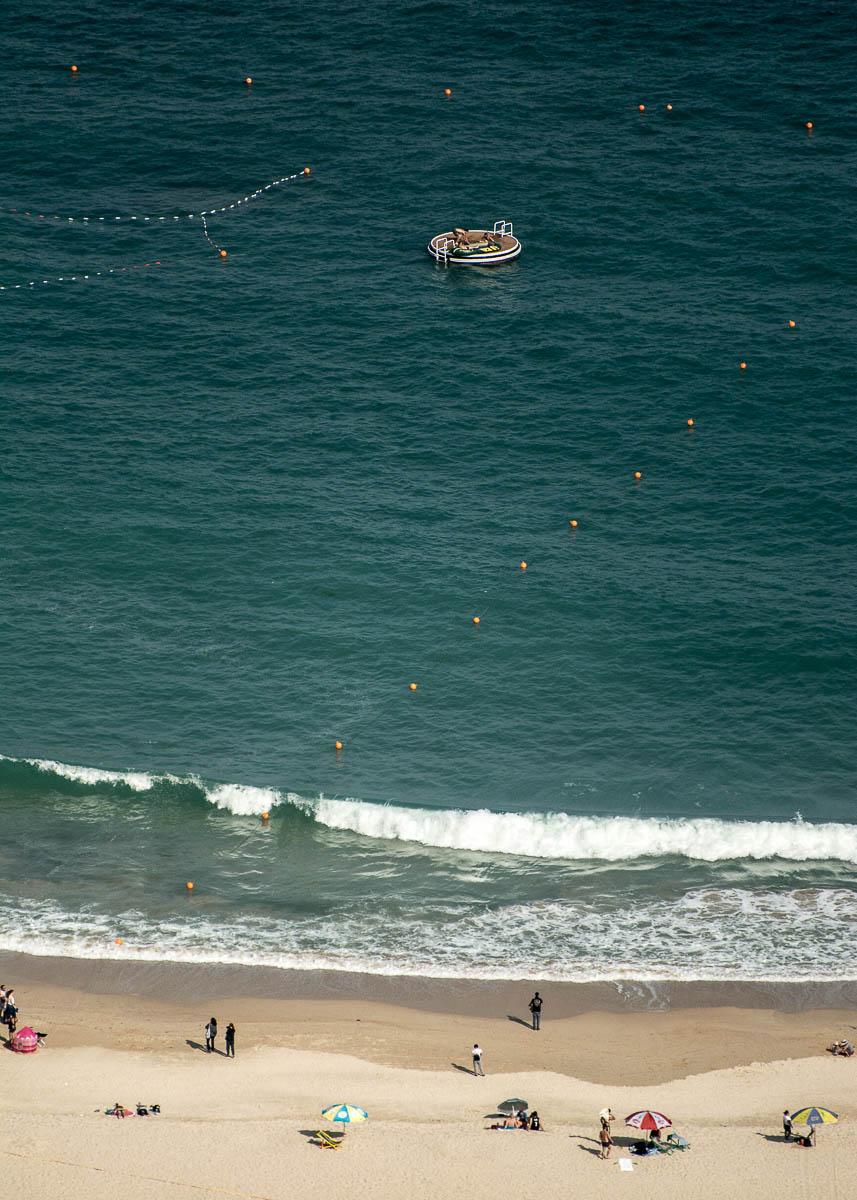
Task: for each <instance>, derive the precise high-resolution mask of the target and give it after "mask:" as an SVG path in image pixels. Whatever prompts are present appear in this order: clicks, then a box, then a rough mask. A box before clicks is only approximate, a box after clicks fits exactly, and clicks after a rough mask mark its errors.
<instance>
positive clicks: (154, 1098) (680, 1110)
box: [0, 956, 857, 1200]
mask: <svg viewBox="0 0 857 1200" xmlns="http://www.w3.org/2000/svg"><path fill="white" fill-rule="evenodd" d="M55 963H56V960H46V959H35V958H34V959H30V960H28V959H27V958H26V957H25V956H4V957H3V958H2V959H0V973H2V974H3V979H4V981H6V982H9V981H13V980H14V982H15V984H16V992H17V994H18V997H19V1001H20V1003H21V1018H22V1022H26V1023H32V1024H34V1025H35V1026H36V1027H37V1028H39V1029H45V1030H47V1031H48V1047H47V1048H46V1049H44V1050H40V1051H38V1052H37V1053H36V1054H35V1055H32V1056H23V1055H13V1054H10V1053H4V1054H3V1057H2V1064H3V1071H4V1087H3V1090H2V1101H0V1104H2V1109H3V1115H4V1125H5V1128H6V1135H7V1136H6V1138H5V1139H4V1147H3V1150H2V1154H3V1177H4V1182H5V1184H6V1188H7V1190H9V1189H11V1190H13V1191H14V1192H15V1193H16V1194H17V1195H19V1196H24V1197H37V1196H39V1197H40V1196H51V1197H56V1198H57V1200H62V1198H64V1197H66V1196H68V1197H71V1196H75V1197H77V1196H80V1195H81V1194H83V1195H86V1196H91V1197H94V1198H95V1200H99V1198H100V1197H108V1196H110V1197H112V1196H116V1195H119V1194H121V1195H122V1196H125V1197H129V1198H130V1200H136V1198H138V1197H139V1198H141V1200H142V1198H144V1197H152V1196H175V1197H184V1196H187V1197H191V1196H200V1195H212V1196H235V1197H254V1198H257V1200H258V1198H266V1200H279V1198H280V1197H285V1196H295V1195H298V1196H302V1195H309V1194H310V1193H313V1192H316V1191H318V1190H319V1189H321V1190H324V1189H326V1188H328V1187H329V1188H331V1189H336V1190H337V1191H340V1190H342V1191H344V1192H347V1193H348V1194H351V1195H355V1196H358V1197H361V1196H368V1195H378V1196H382V1197H383V1196H390V1197H392V1196H394V1195H396V1196H398V1195H401V1194H403V1193H404V1194H408V1195H411V1196H416V1197H422V1196H426V1197H428V1196H435V1195H438V1194H444V1193H449V1192H453V1193H458V1194H460V1193H461V1192H466V1194H468V1195H470V1196H474V1197H489V1196H492V1197H493V1196H496V1195H497V1194H498V1193H499V1192H501V1191H511V1193H512V1194H515V1195H517V1196H521V1197H543V1196H544V1195H546V1194H559V1193H560V1192H561V1191H562V1192H565V1191H566V1190H571V1191H572V1192H576V1191H578V1190H581V1191H585V1193H586V1194H588V1195H591V1196H595V1197H600V1196H611V1195H613V1194H614V1192H615V1190H616V1189H617V1188H619V1187H625V1188H628V1189H630V1190H631V1191H632V1192H633V1193H634V1194H635V1195H638V1196H640V1197H650V1196H651V1197H655V1196H658V1197H663V1196H666V1197H672V1196H676V1197H678V1196H683V1197H686V1196H699V1197H702V1198H703V1200H705V1198H709V1197H710V1198H714V1197H721V1196H723V1197H725V1196H734V1195H736V1194H738V1195H743V1196H753V1197H756V1196H758V1197H768V1196H771V1197H774V1196H777V1197H792V1196H794V1197H798V1196H801V1197H802V1196H807V1195H809V1194H810V1193H811V1192H814V1193H819V1190H820V1189H823V1192H824V1194H825V1195H826V1196H832V1197H840V1196H841V1197H846V1196H849V1195H851V1194H852V1187H853V1174H854V1169H855V1166H856V1165H857V1133H856V1132H855V1130H854V1128H853V1127H852V1125H851V1122H850V1120H849V1116H850V1114H851V1113H853V1112H854V1111H855V1109H857V1067H855V1060H853V1059H852V1060H844V1059H834V1058H832V1057H831V1056H829V1055H827V1054H825V1053H824V1052H823V1046H824V1044H825V1042H826V1041H827V1040H829V1039H830V1038H831V1037H832V1036H839V1035H840V1034H841V1033H844V1034H849V1033H851V1032H852V1031H853V1029H854V1026H855V1024H857V1016H855V1013H854V1012H853V1011H848V1010H830V1009H821V1008H819V1009H813V1010H809V1011H805V1012H801V1013H799V1014H795V1013H786V1012H777V1011H775V1010H772V1009H765V1008H736V1007H731V1008H724V1007H697V1008H693V1009H690V1008H686V1009H671V1010H669V1011H661V1012H642V1011H630V1012H629V1011H625V1012H609V1011H603V1010H601V1011H598V1010H591V1011H588V1012H579V1013H575V1014H573V1015H565V1016H555V1017H551V1016H550V1012H551V1008H550V992H549V991H547V989H545V991H546V995H547V1006H546V1010H545V1021H544V1027H543V1029H542V1031H541V1032H540V1033H533V1032H532V1031H531V1030H530V1029H528V1028H526V1027H525V1025H524V1023H523V1020H524V1017H525V1015H526V1000H527V998H528V994H529V992H530V990H531V989H530V988H529V986H528V985H526V984H515V985H497V986H496V987H495V988H494V989H493V997H494V1002H493V1007H492V1005H485V1006H484V1007H485V1008H486V1009H487V1010H488V1011H487V1012H475V1011H474V1012H467V1011H464V1012H462V1011H460V1010H461V1009H462V1008H465V1009H466V1007H467V1005H468V1004H470V1003H473V1002H475V1000H476V999H477V998H479V997H481V998H482V999H483V1000H484V998H485V989H483V988H476V989H475V990H473V991H471V990H469V989H468V986H467V984H466V983H463V982H462V983H458V984H453V983H450V986H449V987H448V989H447V990H448V993H449V997H450V1001H451V1003H450V1004H449V1005H448V1006H447V1011H442V1010H440V1009H439V1010H438V1011H431V1010H428V1009H426V1008H425V1007H418V1006H414V1005H408V1004H404V1003H400V1004H393V1003H389V1002H382V1001H380V1000H378V999H373V998H359V996H358V997H351V996H345V997H342V998H335V997H334V996H331V995H324V996H322V995H315V996H312V995H310V994H308V989H307V988H306V986H305V985H301V988H300V989H299V990H300V991H301V993H302V994H301V995H300V996H293V997H270V996H268V997H264V996H254V995H247V994H244V995H241V994H235V993H233V994H231V995H230V994H229V993H228V992H222V993H220V994H219V995H218V996H217V997H216V998H215V996H214V995H205V996H199V995H198V994H197V995H194V996H193V997H192V999H190V1000H188V1001H185V1002H179V1001H177V1000H176V999H175V997H174V991H175V989H177V988H180V986H181V981H182V976H183V975H187V974H188V973H187V972H183V970H182V968H179V967H173V968H171V969H169V970H166V969H164V968H160V969H159V972H158V973H157V974H151V975H149V976H148V980H149V985H150V987H151V989H152V991H153V992H154V994H152V992H151V991H150V992H149V993H147V994H145V995H140V994H136V993H134V992H132V991H128V990H127V988H128V986H129V981H128V978H127V975H128V972H127V971H125V972H124V975H125V981H124V985H122V975H123V971H122V970H121V968H120V969H118V970H117V968H116V967H115V966H114V965H113V964H107V965H106V967H105V966H101V965H96V964H82V963H74V964H71V963H66V964H65V968H66V970H65V976H66V977H65V978H64V979H63V983H49V982H45V981H44V977H45V976H46V975H50V974H51V973H52V972H51V964H54V970H53V974H54V975H59V976H60V977H61V978H62V976H63V971H62V970H57V969H56V966H55ZM28 965H29V970H28V969H27V967H28ZM11 968H14V971H13V970H12V969H11ZM87 969H88V970H89V973H90V975H91V977H92V984H91V987H90V988H89V989H88V990H83V989H82V988H81V987H71V986H68V982H69V978H68V976H69V975H71V976H74V977H78V979H79V977H80V974H81V972H83V974H84V975H85V974H86V972H87ZM132 974H133V972H132ZM251 974H252V973H251ZM168 978H169V981H170V982H169V983H168V982H167V979H168ZM214 979H215V982H216V975H215V977H214ZM196 981H197V982H196V991H197V992H199V991H200V990H204V989H203V988H202V985H201V983H200V980H199V973H198V972H197V974H196ZM364 982H365V990H366V991H367V992H368V993H369V994H370V995H371V992H372V990H373V987H372V981H371V980H370V981H364ZM120 985H122V986H121V990H120ZM417 985H418V981H410V982H409V983H405V982H404V981H403V982H402V983H401V984H400V986H402V987H407V988H409V989H413V988H414V987H416V988H417V991H419V987H418V986H417ZM98 986H100V987H101V988H103V990H102V991H99V990H97V987H98ZM389 986H390V985H389V984H381V988H382V989H383V988H384V987H389ZM354 987H355V990H356V987H357V985H356V982H355V983H354ZM189 990H193V989H192V988H189ZM243 990H244V991H245V992H246V991H247V990H248V989H247V988H246V987H244V989H243ZM262 990H264V989H262ZM428 990H429V991H430V992H431V993H433V994H434V993H436V992H442V991H443V985H441V984H439V983H438V982H435V983H434V984H431V985H429V987H428ZM514 997H517V999H518V1005H517V1010H518V1011H517V1012H509V1013H507V1014H503V1013H500V1014H498V1013H497V1012H496V1009H497V1006H498V1004H499V1007H500V1008H502V1007H504V1005H503V1003H501V1001H502V1000H507V1001H508V1000H509V999H510V998H514ZM209 1009H210V1010H211V1012H213V1013H216V1015H217V1016H218V1018H219V1021H220V1025H221V1039H220V1041H219V1046H220V1048H221V1049H222V1046H223V1042H222V1029H223V1027H224V1026H225V1024H226V1022H227V1021H228V1020H233V1021H234V1022H235V1024H236V1026H237V1028H238V1035H237V1057H236V1059H235V1060H234V1061H229V1060H227V1059H226V1058H225V1057H224V1056H223V1055H222V1054H215V1055H208V1054H206V1053H204V1051H203V1049H202V1041H203V1025H204V1022H205V1020H206V1019H207V1017H208V1016H209V1015H211V1013H210V1012H209ZM477 1040H478V1041H479V1042H480V1043H481V1045H482V1046H483V1048H484V1050H485V1069H486V1073H487V1074H486V1078H485V1079H484V1080H483V1079H475V1078H474V1077H473V1076H472V1075H471V1074H470V1071H469V1066H470V1063H469V1056H468V1049H469V1047H470V1046H471V1045H472V1043H473V1042H474V1041H477ZM511 1095H518V1096H523V1097H525V1098H527V1099H528V1100H529V1101H530V1104H531V1105H532V1106H534V1107H536V1108H538V1110H539V1112H540V1114H541V1116H542V1119H543V1121H544V1124H545V1127H546V1131H545V1132H544V1133H543V1134H532V1135H524V1134H519V1133H512V1132H493V1131H490V1130H489V1129H488V1127H489V1126H490V1124H491V1114H492V1113H494V1112H495V1111H496V1105H497V1104H498V1103H499V1102H500V1101H501V1100H502V1099H504V1098H505V1097H506V1096H511ZM116 1100H119V1101H121V1102H123V1103H124V1104H126V1105H128V1106H132V1105H134V1104H135V1103H136V1102H137V1101H142V1102H143V1103H155V1102H156V1103H159V1104H160V1105H161V1107H162V1110H163V1111H162V1114H161V1115H160V1116H159V1117H150V1118H146V1119H142V1118H137V1117H134V1118H129V1119H127V1120H125V1121H119V1120H115V1119H113V1118H108V1117H106V1116H104V1115H103V1110H104V1109H105V1108H107V1107H108V1106H110V1105H111V1104H112V1103H113V1102H114V1101H116ZM339 1101H349V1102H351V1103H356V1104H359V1105H362V1106H363V1107H365V1108H367V1109H368V1111H369V1112H370V1120H369V1122H368V1123H367V1124H365V1125H361V1126H359V1127H356V1128H354V1129H352V1130H351V1131H350V1132H349V1133H348V1135H347V1138H346V1144H345V1146H344V1147H343V1148H342V1150H340V1151H339V1152H336V1153H334V1152H331V1151H322V1150H320V1149H318V1147H317V1146H315V1145H314V1144H313V1143H312V1141H311V1135H312V1134H313V1133H314V1131H315V1130H316V1129H318V1128H320V1127H322V1123H320V1118H319V1112H320V1110H321V1108H322V1107H323V1106H324V1105H326V1104H329V1103H333V1102H339ZM803 1104H824V1105H826V1106H828V1107H830V1108H833V1109H834V1110H836V1111H838V1112H839V1113H840V1114H841V1115H842V1117H843V1120H842V1122H841V1123H840V1124H839V1125H838V1126H836V1127H834V1128H825V1129H822V1130H821V1131H820V1133H819V1135H818V1144H817V1146H816V1147H815V1149H814V1151H810V1150H803V1149H801V1148H798V1147H796V1146H794V1145H786V1144H784V1143H783V1141H782V1138H781V1135H780V1126H779V1114H780V1113H781V1112H782V1110H783V1109H784V1108H786V1107H788V1108H790V1109H794V1108H796V1107H798V1106H800V1105H803ZM605 1105H610V1106H611V1107H612V1108H613V1110H614V1112H615V1113H616V1114H617V1116H618V1117H619V1118H620V1121H619V1122H617V1125H616V1128H615V1131H614V1132H615V1136H616V1143H617V1144H616V1146H615V1148H614V1150H613V1161H610V1162H607V1163H604V1162H601V1161H599V1159H598V1157H597V1148H596V1142H595V1135H596V1130H597V1119H596V1114H597V1113H598V1111H599V1110H600V1109H601V1108H602V1107H604V1106H605ZM641 1107H651V1108H657V1109H660V1110H661V1111H664V1112H666V1113H668V1114H669V1115H670V1116H671V1117H672V1119H673V1121H674V1123H675V1127H676V1129H677V1130H679V1131H680V1132H681V1133H683V1134H684V1135H685V1136H686V1137H687V1138H688V1139H689V1140H690V1142H691V1149H690V1150H689V1151H687V1152H686V1153H683V1154H678V1153H676V1154H673V1155H671V1156H669V1157H659V1158H657V1159H652V1158H648V1159H643V1160H638V1159H634V1160H633V1171H632V1172H631V1173H630V1175H629V1178H628V1179H627V1180H625V1179H624V1173H623V1172H621V1171H620V1169H619V1167H618V1166H617V1164H616V1161H615V1160H616V1159H618V1158H619V1157H627V1155H628V1152H627V1149H626V1148H624V1147H625V1146H626V1145H627V1144H629V1143H630V1141H631V1140H632V1139H631V1138H630V1137H629V1136H628V1135H629V1133H630V1131H627V1130H625V1129H624V1127H623V1126H622V1125H621V1123H620V1122H621V1117H623V1116H624V1115H625V1114H626V1113H627V1112H629V1111H631V1110H633V1109H637V1108H641ZM620 1175H621V1176H622V1179H623V1182H622V1183H619V1182H617V1180H618V1178H619V1177H620Z"/></svg>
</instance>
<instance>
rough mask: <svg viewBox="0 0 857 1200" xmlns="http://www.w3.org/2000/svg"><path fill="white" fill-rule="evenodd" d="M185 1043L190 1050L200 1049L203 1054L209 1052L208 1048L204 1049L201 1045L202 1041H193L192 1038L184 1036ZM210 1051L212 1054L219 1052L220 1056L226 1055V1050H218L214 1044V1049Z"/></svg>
mask: <svg viewBox="0 0 857 1200" xmlns="http://www.w3.org/2000/svg"><path fill="white" fill-rule="evenodd" d="M185 1045H186V1046H190V1048H191V1050H201V1051H202V1052H203V1054H208V1053H209V1052H208V1050H206V1048H205V1046H203V1044H202V1042H195V1041H193V1039H192V1038H185ZM211 1053H212V1054H219V1055H220V1057H221V1058H225V1057H226V1051H225V1050H218V1049H217V1047H216V1046H215V1048H214V1049H213V1050H212V1051H211Z"/></svg>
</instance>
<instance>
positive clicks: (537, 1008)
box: [530, 992, 542, 1029]
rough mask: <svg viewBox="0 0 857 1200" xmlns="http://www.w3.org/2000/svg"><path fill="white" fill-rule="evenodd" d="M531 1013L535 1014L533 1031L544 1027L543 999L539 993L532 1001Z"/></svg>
mask: <svg viewBox="0 0 857 1200" xmlns="http://www.w3.org/2000/svg"><path fill="white" fill-rule="evenodd" d="M530 1012H531V1013H532V1014H533V1029H541V1027H542V998H541V996H540V995H539V993H538V992H536V994H535V996H533V998H532V1000H531V1001H530Z"/></svg>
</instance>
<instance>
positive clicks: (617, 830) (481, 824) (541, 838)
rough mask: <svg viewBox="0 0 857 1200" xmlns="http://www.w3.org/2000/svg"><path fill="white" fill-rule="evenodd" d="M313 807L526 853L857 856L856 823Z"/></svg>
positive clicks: (372, 829) (334, 815)
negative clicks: (822, 823)
mask: <svg viewBox="0 0 857 1200" xmlns="http://www.w3.org/2000/svg"><path fill="white" fill-rule="evenodd" d="M312 811H313V815H314V817H315V819H316V821H318V822H319V823H320V824H322V825H327V826H328V827H330V828H331V829H343V830H345V829H347V830H350V831H351V832H353V833H358V834H361V835H362V836H363V837H373V838H386V839H388V840H391V841H402V842H417V843H419V844H421V845H424V846H436V847H439V848H443V849H447V850H470V851H477V852H482V853H490V854H517V855H523V856H525V857H527V858H553V859H566V860H572V861H596V860H598V861H601V862H622V861H626V860H629V859H636V858H664V857H670V856H679V857H683V858H690V859H697V860H699V861H701V862H721V861H726V860H729V859H748V858H749V859H769V858H779V859H786V860H788V861H791V862H814V861H821V862H824V861H838V862H849V863H857V825H838V824H827V825H810V824H808V823H807V822H805V821H797V820H796V821H720V820H717V819H715V818H699V819H690V820H689V819H686V818H658V817H580V816H569V815H568V814H566V813H508V812H506V813H498V812H491V811H490V810H488V809H484V808H483V809H477V810H472V811H467V810H462V809H425V808H404V807H400V806H397V805H393V804H366V803H365V802H363V801H360V800H326V799H324V798H323V797H322V798H320V799H319V800H317V801H314V802H313V805H312Z"/></svg>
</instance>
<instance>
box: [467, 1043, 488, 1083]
mask: <svg viewBox="0 0 857 1200" xmlns="http://www.w3.org/2000/svg"><path fill="white" fill-rule="evenodd" d="M470 1054H471V1057H472V1058H473V1074H474V1075H484V1074H485V1072H484V1071H483V1070H482V1047H481V1046H480V1045H479V1043H478V1042H474V1043H473V1049H472V1050H471V1051H470Z"/></svg>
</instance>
